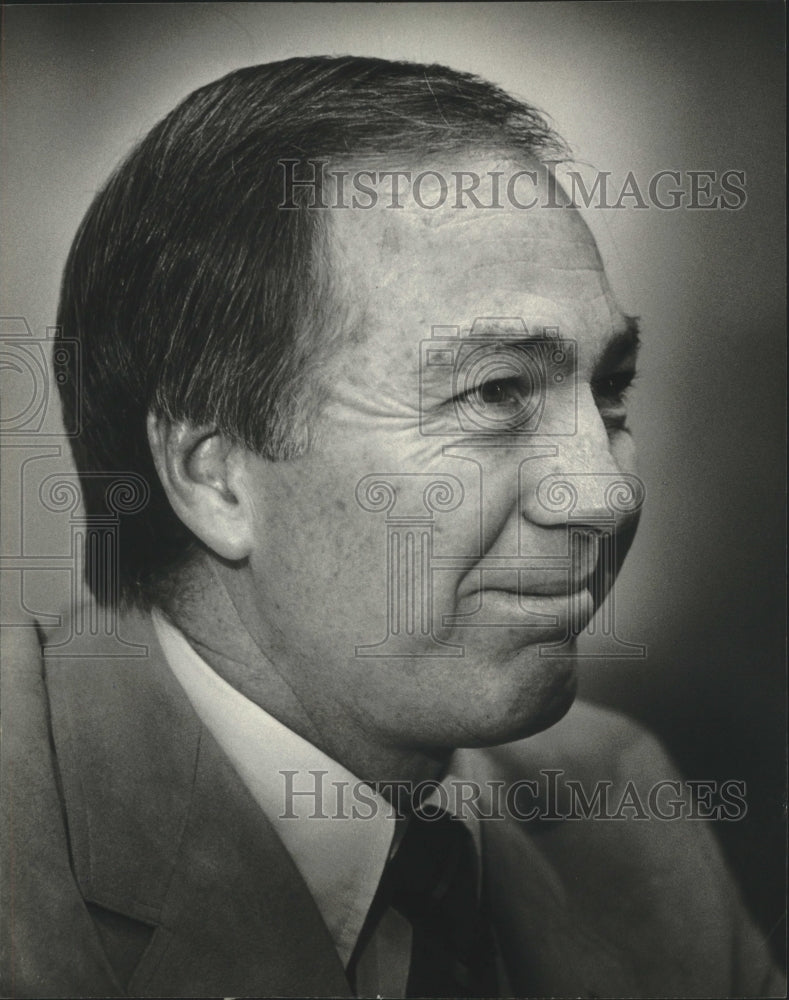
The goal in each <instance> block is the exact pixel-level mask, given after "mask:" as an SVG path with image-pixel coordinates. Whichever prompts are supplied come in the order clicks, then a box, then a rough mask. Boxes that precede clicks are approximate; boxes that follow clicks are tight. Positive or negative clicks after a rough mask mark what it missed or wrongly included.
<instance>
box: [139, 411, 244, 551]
mask: <svg viewBox="0 0 789 1000" xmlns="http://www.w3.org/2000/svg"><path fill="white" fill-rule="evenodd" d="M148 442H149V444H150V447H151V453H152V454H153V461H154V464H155V466H156V471H157V472H158V473H159V479H160V480H161V482H162V486H163V487H164V492H165V493H166V494H167V499H168V500H169V501H170V505H171V506H172V508H173V510H174V511H175V513H176V514H177V515H178V517H179V518H180V519H181V521H183V523H184V524H185V525H186V527H187V528H189V530H190V531H191V532H192V533H193V534H194V535H196V536H197V537H198V538H199V539H200V541H202V542H203V543H204V544H205V545H207V546H208V548H209V549H211V551H212V552H215V553H216V554H217V555H219V556H221V557H222V558H223V559H230V560H233V561H236V560H239V559H244V558H246V556H248V555H249V552H250V550H251V545H252V539H253V532H252V524H253V514H254V510H253V507H252V504H251V502H250V498H249V494H248V492H247V490H246V489H245V476H244V473H245V457H246V454H247V453H246V450H245V449H244V448H243V447H242V446H241V445H238V444H236V443H235V442H232V441H231V440H229V439H228V438H227V437H225V436H224V435H222V434H220V433H219V432H218V431H217V430H216V428H211V427H195V426H194V425H193V424H189V423H187V422H183V421H179V422H176V423H173V422H171V421H170V420H168V419H167V418H166V417H157V416H155V415H154V414H149V415H148Z"/></svg>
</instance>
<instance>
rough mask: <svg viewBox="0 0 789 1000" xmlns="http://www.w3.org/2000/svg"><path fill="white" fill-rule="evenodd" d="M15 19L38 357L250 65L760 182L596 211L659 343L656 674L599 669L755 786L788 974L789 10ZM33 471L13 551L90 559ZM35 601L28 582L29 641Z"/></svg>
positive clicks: (756, 825)
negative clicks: (490, 111) (472, 85)
mask: <svg viewBox="0 0 789 1000" xmlns="http://www.w3.org/2000/svg"><path fill="white" fill-rule="evenodd" d="M4 19H5V24H4V35H5V38H4V49H3V67H2V101H3V106H4V124H3V132H2V168H3V169H2V182H1V183H2V189H1V190H2V258H1V260H2V315H3V316H19V317H24V318H26V320H27V322H28V324H29V325H30V328H31V330H32V331H33V333H34V334H35V335H36V336H39V337H40V336H43V334H44V331H45V328H46V327H48V326H51V325H52V324H53V323H54V320H55V308H56V300H57V290H58V282H59V275H60V270H61V268H62V265H63V262H64V259H65V256H66V253H67V250H68V247H69V244H70V240H71V238H72V236H73V234H74V231H75V229H76V226H77V225H78V223H79V220H80V218H81V216H82V214H83V213H84V211H85V209H86V208H87V205H88V203H89V201H90V199H91V197H92V195H93V194H94V192H95V191H96V189H97V186H98V185H99V184H100V183H101V182H102V180H103V179H104V178H105V177H106V175H107V174H108V172H109V171H110V169H111V168H112V167H113V166H114V164H115V163H116V162H117V161H118V160H119V158H120V157H121V156H122V155H123V154H124V153H125V152H126V151H127V150H128V148H129V147H130V145H131V144H132V143H133V142H134V141H135V140H136V139H138V138H139V137H141V136H142V135H143V134H144V133H145V132H146V131H147V129H148V128H149V127H150V126H151V125H153V124H154V123H155V122H156V121H157V120H158V119H159V118H160V117H161V116H162V115H163V114H164V113H165V112H166V111H168V110H169V109H170V108H171V107H172V106H173V105H174V104H175V103H176V102H177V100H179V99H180V98H181V97H182V96H184V95H185V94H187V93H188V92H189V91H190V90H192V89H193V88H194V87H195V86H197V85H199V84H202V83H204V82H207V81H209V80H211V79H214V78H216V77H218V76H219V75H221V74H223V73H225V72H227V71H228V70H230V69H233V68H235V67H237V66H242V65H245V64H250V63H255V62H264V61H267V60H271V59H279V58H283V57H287V56H290V55H302V54H310V53H330V54H340V53H359V54H368V55H383V56H386V57H390V58H398V57H401V58H407V59H415V60H424V61H429V62H432V61H436V62H444V63H448V64H450V65H452V66H455V67H457V68H460V69H466V70H471V71H474V72H477V73H480V74H482V75H483V76H485V77H488V78H490V79H492V80H494V81H496V82H498V83H500V84H501V85H503V86H504V87H505V88H506V89H509V90H511V91H513V92H515V93H517V94H519V95H521V96H523V97H525V98H526V99H527V100H529V101H531V102H532V103H534V104H536V105H537V106H539V107H542V108H543V109H545V110H546V111H548V112H549V113H550V114H551V115H552V117H553V119H554V121H555V124H556V126H557V127H558V129H559V130H560V132H562V133H563V134H564V135H565V137H566V138H567V139H568V140H569V142H570V143H571V144H572V146H573V148H574V150H575V152H576V154H577V156H578V158H579V159H580V160H583V161H587V162H589V163H591V164H593V165H595V166H596V167H598V168H600V169H604V170H610V171H612V172H613V175H614V178H615V181H616V179H617V178H618V179H619V181H620V182H621V180H622V179H623V178H624V176H625V174H626V173H627V171H628V170H633V171H634V172H635V174H636V176H637V177H638V179H639V180H640V181H642V182H643V183H644V184H646V183H647V182H648V179H649V177H650V176H651V175H652V174H653V173H655V172H656V171H657V170H661V169H679V170H687V169H710V170H717V171H719V172H722V171H724V170H727V169H735V170H744V171H746V173H747V191H748V203H747V205H746V206H745V207H744V208H743V209H742V210H740V211H737V212H724V211H689V210H686V209H682V210H678V211H669V212H662V211H659V210H657V209H654V208H651V209H648V210H637V209H633V208H628V209H626V210H623V211H597V212H591V213H589V214H590V215H591V216H592V218H591V219H590V222H591V224H592V226H593V228H594V229H595V232H596V233H597V234H598V238H599V240H600V243H601V245H602V247H603V249H604V252H605V254H606V257H607V259H608V262H609V268H610V271H611V274H612V278H613V280H614V285H615V288H616V289H617V291H618V293H619V295H620V299H621V301H622V304H623V306H624V307H625V308H626V309H630V310H632V311H634V312H636V313H638V314H639V315H640V316H641V319H642V324H643V329H644V340H645V344H644V350H643V367H642V371H643V374H642V377H641V379H640V381H639V382H638V387H637V390H636V391H635V393H634V395H633V417H632V421H631V423H632V425H633V427H634V430H635V433H636V436H637V439H638V441H639V445H640V452H641V470H642V474H643V477H644V479H645V481H646V484H647V488H648V494H649V496H648V502H647V506H646V510H645V514H644V517H643V520H642V526H641V529H640V533H639V536H638V538H637V540H636V543H635V546H634V549H633V552H632V554H631V556H630V557H629V560H628V562H627V564H626V566H625V569H624V571H623V574H622V577H621V578H620V583H619V585H618V594H619V596H618V609H617V618H618V622H619V623H620V626H619V627H620V631H621V633H622V635H623V636H624V637H625V638H627V639H630V640H633V641H637V642H641V643H644V644H646V646H647V648H648V657H647V659H646V660H645V661H635V660H633V661H625V662H620V663H618V664H603V663H600V662H599V661H597V662H595V661H592V662H590V663H589V664H588V665H587V666H585V667H584V669H583V677H582V692H583V693H584V694H585V695H586V696H587V697H589V698H592V699H594V700H598V701H602V702H605V703H607V704H610V705H613V706H615V707H618V708H621V709H624V710H626V711H628V712H630V713H631V714H633V715H635V716H637V717H639V718H640V719H642V720H644V721H646V722H647V723H648V724H649V725H650V726H651V727H652V728H653V729H654V730H655V731H656V732H657V733H658V735H659V736H660V737H661V738H662V739H663V741H664V742H665V743H666V744H667V746H668V747H669V749H670V751H671V752H672V753H673V755H674V756H675V758H676V759H677V760H678V762H679V763H680V765H681V767H682V768H683V770H684V771H685V773H686V774H687V776H688V777H691V778H699V779H715V778H718V779H727V778H736V779H744V780H745V781H746V782H747V786H748V795H747V799H748V805H749V812H748V817H747V819H746V820H744V821H742V822H738V823H730V824H723V823H721V824H718V825H717V827H716V831H717V832H718V834H719V835H720V837H721V840H722V842H723V844H724V847H725V849H726V851H727V854H728V856H729V858H730V860H731V862H732V865H733V867H734V869H735V871H736V873H737V875H738V877H739V879H740V881H741V884H742V886H743V889H744V891H745V893H746V897H747V899H748V901H749V903H750V905H751V907H752V908H753V910H754V913H755V914H756V916H757V917H758V919H759V920H760V922H761V923H762V925H763V927H764V928H765V930H766V931H768V932H769V933H771V935H772V942H773V945H774V947H775V948H776V951H779V950H780V948H781V945H782V938H783V937H784V933H785V931H784V929H783V928H782V927H781V925H780V921H781V915H782V913H783V912H784V861H783V858H784V839H783V838H784V827H783V821H782V814H783V803H784V726H785V705H784V697H785V673H784V667H783V648H784V646H783V634H784V620H785V619H784V574H783V565H784V543H783V536H784V529H783V508H784V499H783V496H784V494H783V465H784V459H783V456H784V430H783V428H784V420H783V410H784V402H783V401H784V391H783V385H784V346H783V325H784V291H783V289H784V242H783V215H784V211H783V78H782V68H783V54H782V35H783V26H782V25H783V12H782V6H781V5H780V4H771V5H762V4H760V3H742V4H741V3H713V4H708V3H692V4H691V3H667V4H663V3H614V4H607V3H600V4H598V3H561V4H559V3H555V4H554V3H545V4H495V3H490V4H481V3H470V4H425V5H418V4H396V5H386V4H381V5H378V4H199V5H198V4H194V5H193V4H182V5H148V4H146V5H118V4H111V5H106V6H103V7H102V6H99V5H82V6H76V5H55V6H34V5H24V6H6V7H5V10H4ZM614 187H616V183H615V184H614ZM4 374H5V375H6V378H5V380H4V381H5V406H6V407H7V411H8V409H10V410H11V411H12V412H17V410H18V409H19V407H20V406H21V405H23V399H22V397H23V395H24V393H25V392H26V391H27V389H26V388H25V385H24V379H20V378H19V377H17V376H16V375H15V374H14V373H13V372H11V373H9V372H6V373H4ZM53 414H54V415H53ZM51 421H57V413H56V410H55V411H52V414H50V416H49V417H48V422H47V423H46V424H45V425H44V427H43V428H42V431H41V435H43V434H44V432H51V433H52V434H56V433H57V424H56V423H52V422H51ZM41 435H39V437H38V438H36V439H35V441H38V442H42V443H46V442H49V443H52V442H56V441H57V438H56V437H43V436H41ZM10 440H12V439H10V438H8V436H6V444H7V443H8V442H9V441H10ZM13 440H14V441H16V442H17V443H19V441H20V440H22V439H20V438H14V439H13ZM24 440H25V441H27V442H28V443H31V442H33V440H34V439H32V438H25V439H24ZM61 444H62V441H61ZM20 454H21V452H20V451H19V450H16V451H12V450H10V449H7V450H6V453H5V456H4V457H5V463H6V472H7V474H6V475H5V476H4V486H3V500H4V512H5V517H4V536H3V549H2V553H3V555H4V556H9V555H18V554H19V550H20V547H21V546H22V545H23V544H24V547H25V551H26V552H28V553H31V554H32V555H31V561H30V565H31V566H39V567H40V566H41V565H45V564H46V556H47V554H53V555H54V554H57V553H61V554H62V553H63V552H66V551H67V533H68V525H67V524H64V522H63V520H62V519H58V518H55V517H53V515H52V514H51V512H48V511H46V510H44V509H43V507H42V506H41V504H40V503H39V502H38V501H37V499H36V496H35V495H32V494H31V495H28V494H27V493H25V492H24V490H22V488H21V487H20V484H19V479H18V476H17V475H16V474H15V470H16V469H17V468H18V465H19V462H18V459H19V455H20ZM55 464H56V467H57V468H58V469H59V470H62V469H67V468H68V460H67V459H66V458H62V457H61V458H56V459H55ZM20 532H22V534H20ZM20 538H21V539H22V541H20ZM33 556H35V558H33ZM36 558H37V559H38V562H36ZM42 558H43V559H44V562H43V563H42V562H41V560H42ZM19 580H20V576H19V573H17V572H16V571H13V570H11V571H8V572H7V573H6V574H5V579H4V587H5V600H4V607H5V609H6V612H4V615H5V618H4V620H6V621H8V620H15V619H14V614H15V610H14V609H15V608H16V607H17V606H18V603H19V599H18V592H19ZM68 586H69V584H68V577H67V575H65V574H63V573H59V572H54V571H53V572H37V573H35V572H34V573H29V574H28V575H27V578H26V583H25V593H24V601H25V602H26V604H27V606H28V607H29V608H30V609H32V610H35V611H39V612H42V611H44V612H46V611H49V612H52V611H54V610H55V609H56V608H57V607H58V605H59V604H60V603H61V602H62V601H63V600H64V599H65V598H67V597H68ZM8 609H10V610H8Z"/></svg>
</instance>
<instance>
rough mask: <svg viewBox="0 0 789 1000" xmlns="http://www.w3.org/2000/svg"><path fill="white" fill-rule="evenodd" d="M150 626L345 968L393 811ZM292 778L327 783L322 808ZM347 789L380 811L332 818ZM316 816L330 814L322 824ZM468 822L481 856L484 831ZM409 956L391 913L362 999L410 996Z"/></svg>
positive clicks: (162, 628)
mask: <svg viewBox="0 0 789 1000" xmlns="http://www.w3.org/2000/svg"><path fill="white" fill-rule="evenodd" d="M153 622H154V626H155V629H156V634H157V637H158V639H159V643H160V645H161V647H162V651H163V652H164V655H165V659H166V660H167V663H168V665H169V666H170V669H171V670H172V671H173V673H174V674H175V677H176V678H177V680H178V681H179V683H180V684H181V686H182V687H183V689H184V691H185V693H186V695H187V697H188V698H189V701H190V702H191V704H192V706H193V708H194V710H195V712H196V713H197V715H198V716H199V718H200V719H201V721H202V722H203V724H204V725H205V726H206V728H207V729H208V730H209V732H210V733H211V734H212V735H213V737H214V738H215V739H216V741H217V743H219V745H220V746H221V747H222V749H223V750H224V752H225V753H226V754H227V756H228V758H229V759H230V761H231V763H232V764H233V767H234V768H235V769H236V771H237V773H238V775H239V777H240V778H241V780H242V781H243V782H244V784H245V785H246V787H247V789H248V790H249V792H250V793H251V795H252V796H253V798H254V799H255V801H256V802H257V803H258V805H259V806H260V808H261V809H262V810H263V813H264V814H265V816H266V818H267V819H268V820H269V822H270V823H271V824H272V826H273V827H274V828H275V830H276V832H277V834H278V836H279V837H280V839H281V841H282V843H283V844H284V846H285V849H286V850H287V851H288V853H289V854H290V856H291V858H292V859H293V861H294V863H295V865H296V867H297V868H298V870H299V872H300V874H301V876H302V878H303V879H304V881H305V883H306V884H307V887H308V889H309V891H310V894H311V895H312V898H313V900H314V901H315V905H316V906H317V907H318V910H319V912H320V914H321V916H322V917H323V920H324V923H325V924H326V927H327V928H328V930H329V933H330V935H331V938H332V940H333V942H334V945H335V947H336V949H337V954H338V955H339V957H340V960H341V962H342V963H343V966H344V967H346V968H347V966H348V962H349V960H350V958H351V955H352V953H353V951H354V948H355V947H356V943H357V941H358V938H359V934H360V932H361V930H362V925H363V924H364V921H365V919H366V917H367V914H368V911H369V909H370V906H371V904H372V902H373V897H374V896H375V893H376V890H377V889H378V884H379V882H380V879H381V875H382V874H383V870H384V867H385V865H386V862H387V861H388V860H389V858H390V856H391V855H392V854H393V853H394V851H395V850H396V848H397V844H398V843H399V839H400V838H399V836H398V837H395V832H396V828H397V819H396V817H395V814H394V812H393V809H392V806H391V805H390V804H389V803H388V802H387V801H386V800H385V799H383V797H381V796H379V795H377V794H376V793H375V792H374V791H373V789H372V788H370V786H368V785H364V784H363V783H362V782H360V781H359V779H358V778H357V777H356V776H355V775H353V774H352V773H351V772H350V771H348V770H347V769H346V768H344V767H343V766H342V765H341V764H338V763H337V761H335V760H332V759H331V758H330V757H327V756H326V754H324V753H323V752H322V751H321V750H319V749H318V748H317V747H314V746H313V745H312V744H311V743H308V742H307V741H306V740H305V739H302V737H301V736H298V735H297V734H296V733H294V732H293V731H292V730H290V729H288V728H287V726H284V725H283V724H282V723H281V722H279V721H278V720H277V719H275V718H274V717H273V716H271V715H269V713H268V712H266V711H264V709H262V708H260V706H258V705H256V704H255V703H254V702H252V701H250V699H249V698H247V697H245V696H244V695H243V694H241V693H240V692H239V691H237V690H236V689H235V688H234V687H232V686H231V685H230V684H228V683H227V681H225V680H223V679H222V678H221V677H220V676H219V674H217V673H216V671H215V670H213V668H212V667H210V666H209V665H208V664H207V663H206V662H205V660H204V659H203V658H202V657H201V656H200V655H199V654H198V653H197V652H196V651H195V650H194V649H193V647H192V646H190V644H189V642H188V641H187V640H186V638H185V636H184V635H183V634H182V633H181V632H180V631H179V630H178V629H177V628H176V627H175V626H174V625H173V624H172V623H171V622H170V621H169V620H167V619H166V618H165V617H164V615H163V614H161V613H160V612H158V611H154V612H153ZM286 772H291V776H290V777H286ZM293 772H295V774H293ZM314 772H319V777H317V776H316V775H315V774H314ZM453 780H454V779H453V775H452V773H451V769H450V774H448V775H447V777H446V778H445V779H444V784H445V785H446V786H447V787H451V783H452V781H453ZM286 781H290V782H291V787H292V789H293V790H294V791H296V792H304V791H309V792H314V790H315V788H316V781H320V784H321V788H322V789H324V790H325V791H327V793H328V794H327V795H326V796H324V799H323V801H322V802H320V803H319V804H318V805H317V808H316V802H318V800H316V797H315V795H314V794H306V795H305V794H295V795H286V788H287V785H286ZM343 783H345V787H348V788H353V787H354V786H355V787H361V789H362V790H363V791H364V793H365V796H366V798H367V799H368V800H370V801H373V802H374V803H375V807H367V808H365V810H364V813H363V816H359V817H357V818H354V817H353V816H352V815H350V810H349V809H345V810H343V812H344V813H345V814H346V815H344V817H343V818H332V817H333V816H334V815H335V814H336V809H335V805H336V796H335V794H334V793H335V789H336V788H337V787H338V786H340V787H341V786H342V785H343ZM450 801H451V799H450ZM316 813H317V814H318V816H320V815H321V814H322V815H324V816H325V817H326V818H315V817H316ZM370 813H372V815H369V814H370ZM464 819H465V821H466V822H467V825H469V827H470V829H471V833H472V836H473V838H474V841H475V844H476V846H477V851H478V854H479V846H480V844H479V835H480V831H479V828H478V826H479V825H478V823H474V822H471V821H470V819H469V817H464ZM410 954H411V926H410V924H409V923H408V921H407V920H406V919H405V918H404V917H403V916H402V915H401V914H400V913H398V912H397V911H396V910H394V909H393V908H391V907H390V908H389V909H388V910H387V911H386V912H385V913H384V915H383V917H382V918H381V920H380V922H379V924H378V926H377V927H376V929H375V932H374V933H373V935H372V936H371V938H370V940H369V942H368V944H367V945H366V946H365V948H364V950H363V952H362V953H361V955H359V956H358V958H357V961H356V963H355V965H356V990H357V993H358V994H359V995H360V996H388V997H404V996H405V990H406V983H407V980H408V968H409V963H410Z"/></svg>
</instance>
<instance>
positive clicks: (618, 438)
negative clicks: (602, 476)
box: [609, 431, 638, 473]
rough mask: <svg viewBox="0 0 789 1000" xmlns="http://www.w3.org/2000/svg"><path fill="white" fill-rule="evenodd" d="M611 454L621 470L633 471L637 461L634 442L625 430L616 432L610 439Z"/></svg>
mask: <svg viewBox="0 0 789 1000" xmlns="http://www.w3.org/2000/svg"><path fill="white" fill-rule="evenodd" d="M609 448H610V450H611V455H612V457H613V459H614V461H615V462H616V464H617V467H618V468H619V469H621V470H622V472H630V473H635V472H636V469H637V465H638V462H637V461H636V458H637V449H636V443H635V441H634V440H633V437H632V435H630V434H629V433H627V432H626V431H618V432H616V433H615V434H614V435H613V436H612V437H611V440H610V443H609Z"/></svg>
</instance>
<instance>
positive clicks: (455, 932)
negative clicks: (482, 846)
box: [383, 813, 497, 997]
mask: <svg viewBox="0 0 789 1000" xmlns="http://www.w3.org/2000/svg"><path fill="white" fill-rule="evenodd" d="M383 888H384V892H385V893H386V894H388V900H389V905H391V906H394V907H395V909H397V910H399V912H400V913H402V915H403V916H404V917H406V919H407V920H408V921H409V922H410V924H411V927H412V931H413V936H412V946H411V965H410V968H409V974H408V986H407V994H406V995H407V996H409V997H491V996H496V995H497V984H496V968H495V961H494V956H495V950H494V945H493V936H492V931H491V927H490V923H489V921H488V920H487V918H486V916H485V914H484V912H483V910H482V907H481V905H480V900H479V898H478V892H477V864H476V852H475V849H474V843H473V840H472V837H471V834H470V833H469V831H468V830H467V829H466V827H465V825H464V824H463V823H462V822H461V821H460V820H455V819H452V818H451V817H450V816H449V815H448V814H447V813H439V814H438V815H434V816H430V817H427V816H423V815H422V814H419V813H417V814H414V815H413V816H412V817H411V818H410V820H409V823H408V828H407V830H406V833H405V836H404V837H403V841H402V843H401V844H400V847H399V849H398V851H397V853H396V854H395V856H394V858H393V859H392V861H391V862H390V863H389V865H388V867H387V870H386V872H385V873H384V878H383Z"/></svg>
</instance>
